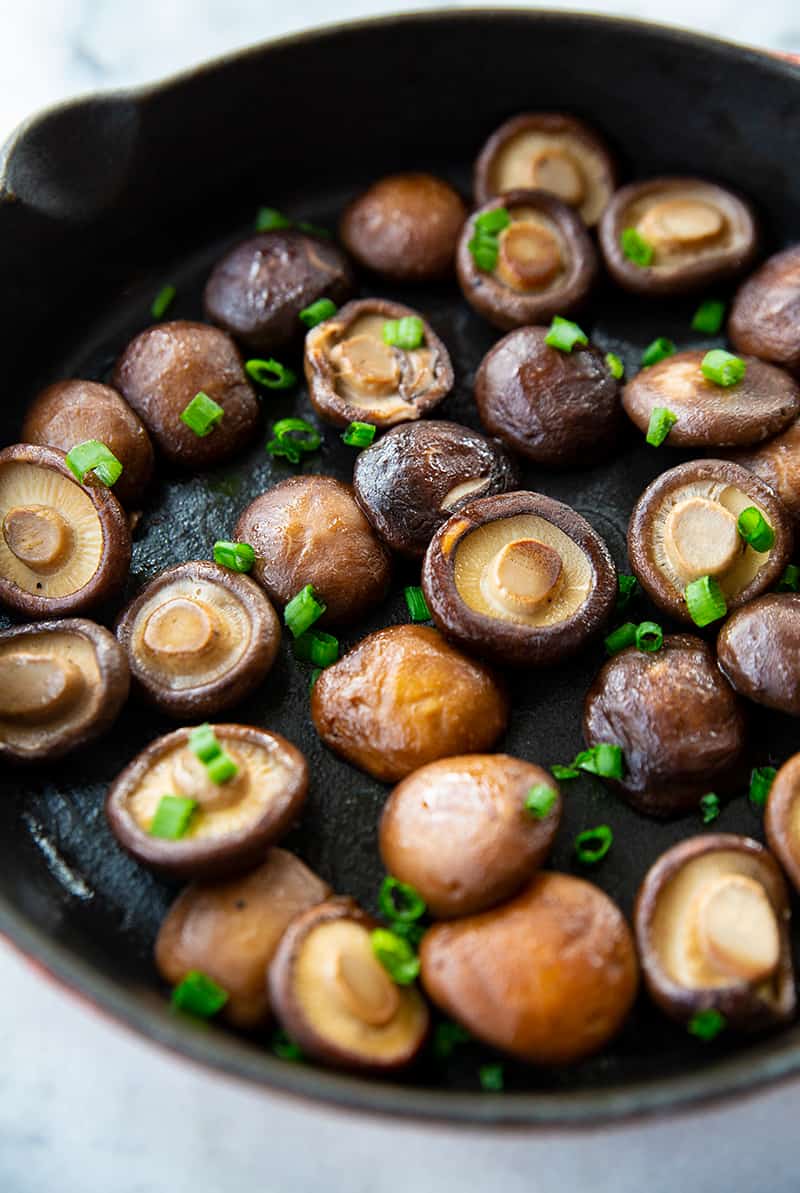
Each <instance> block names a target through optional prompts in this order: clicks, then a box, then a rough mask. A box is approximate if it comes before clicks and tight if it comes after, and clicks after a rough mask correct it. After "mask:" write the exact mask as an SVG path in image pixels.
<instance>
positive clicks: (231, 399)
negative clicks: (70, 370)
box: [114, 321, 259, 468]
mask: <svg viewBox="0 0 800 1193" xmlns="http://www.w3.org/2000/svg"><path fill="white" fill-rule="evenodd" d="M114 384H115V386H116V387H117V389H118V390H119V391H120V393H121V394H122V396H123V397H124V398H125V400H126V401H127V402H128V403H129V404H130V405H131V406H132V407H133V409H134V410H135V411H136V413H137V414H138V415H139V417H140V418H141V420H142V422H143V423H144V424H145V426H146V427H147V429H148V431H149V432H150V434H151V435H152V436H153V439H154V440H155V442H156V445H157V446H158V449H159V451H161V452H162V454H163V455H164V456H166V458H167V459H168V460H170V461H171V462H172V463H173V464H180V465H181V466H183V467H186V468H204V467H207V466H208V465H210V464H217V463H219V462H220V461H222V460H227V459H228V457H230V456H233V455H235V454H236V452H238V451H240V450H241V448H243V447H244V446H245V444H247V443H248V442H249V441H250V439H252V437H253V434H254V432H255V430H256V427H257V425H258V420H259V404H258V398H257V397H256V395H255V392H254V390H253V387H252V385H251V384H250V382H249V381H248V379H247V375H246V373H245V371H244V366H243V364H242V358H241V356H240V355H239V350H238V348H237V347H236V345H235V344H234V342H233V340H232V339H231V338H230V336H227V335H226V334H225V332H223V331H220V330H219V328H217V327H209V325H208V324H207V323H186V322H183V321H180V322H175V323H159V324H157V325H156V326H155V327H148V328H146V329H145V330H144V331H142V332H140V333H139V335H138V336H136V337H135V339H133V340H131V342H130V344H128V346H127V348H126V349H125V351H124V352H123V354H122V356H121V357H120V358H119V360H118V361H117V365H116V369H115V370H114ZM199 393H203V394H206V396H207V397H209V398H211V400H212V401H213V402H216V404H217V405H218V406H221V407H222V410H223V414H222V417H221V418H220V419H219V421H218V422H216V423H215V424H214V425H213V426H212V427H211V428H210V430H208V431H207V432H206V433H205V434H198V433H197V432H196V431H193V430H192V429H191V428H190V427H188V426H187V425H186V424H185V423H184V422H183V420H182V419H181V414H182V413H183V411H184V410H185V409H186V407H187V406H188V405H189V403H190V402H192V401H193V399H194V398H196V397H197V395H198V394H199Z"/></svg>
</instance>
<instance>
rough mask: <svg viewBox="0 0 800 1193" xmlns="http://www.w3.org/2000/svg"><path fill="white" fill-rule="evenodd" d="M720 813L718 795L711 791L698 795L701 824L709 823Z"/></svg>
mask: <svg viewBox="0 0 800 1193" xmlns="http://www.w3.org/2000/svg"><path fill="white" fill-rule="evenodd" d="M719 813H720V806H719V796H718V795H716V794H715V793H714V792H713V791H709V793H708V794H707V795H703V796H701V797H700V815H701V817H702V819H703V824H711V822H712V820H716V819H717V817H718V816H719Z"/></svg>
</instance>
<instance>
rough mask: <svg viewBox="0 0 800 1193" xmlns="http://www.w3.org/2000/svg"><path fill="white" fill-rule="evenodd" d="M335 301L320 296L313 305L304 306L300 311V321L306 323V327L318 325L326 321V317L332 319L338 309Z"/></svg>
mask: <svg viewBox="0 0 800 1193" xmlns="http://www.w3.org/2000/svg"><path fill="white" fill-rule="evenodd" d="M338 309H339V308H338V307H337V305H336V303H335V302H332V301H331V299H330V298H318V299H317V301H316V302H312V303H311V306H308V307H304V308H303V310H302V311H301V312H300V322H301V323H304V324H305V325H306V327H309V328H311V327H316V326H317V324H318V323H324V322H325V320H326V319H330V318H331V316H332V315H335V314H336V312H337V311H338Z"/></svg>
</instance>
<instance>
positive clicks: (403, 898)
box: [378, 874, 426, 924]
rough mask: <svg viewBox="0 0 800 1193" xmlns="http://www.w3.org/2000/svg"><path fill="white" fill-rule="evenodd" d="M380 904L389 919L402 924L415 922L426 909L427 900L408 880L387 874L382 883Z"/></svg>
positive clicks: (382, 912) (379, 897)
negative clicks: (401, 879)
mask: <svg viewBox="0 0 800 1193" xmlns="http://www.w3.org/2000/svg"><path fill="white" fill-rule="evenodd" d="M378 906H379V907H380V909H381V915H382V916H384V917H385V918H386V919H387V920H393V921H396V922H399V923H402V924H412V923H414V921H415V920H418V919H420V918H421V917H422V916H423V915H424V914H425V911H426V905H425V900H424V899H423V898H422V895H420V893H419V891H417V890H415V889H414V887H413V886H411V885H410V884H409V883H407V882H400V880H399V878H392V876H391V874H387V875H386V877H385V878H384V880H383V882H382V883H381V889H380V891H379V892H378Z"/></svg>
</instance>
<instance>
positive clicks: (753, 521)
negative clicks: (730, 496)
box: [736, 505, 775, 551]
mask: <svg viewBox="0 0 800 1193" xmlns="http://www.w3.org/2000/svg"><path fill="white" fill-rule="evenodd" d="M736 529H737V530H738V531H739V534H740V536H741V537H742V538H743V539H744V541H745V542H746V543H749V544H750V546H751V547H752V548H753V550H754V551H769V550H770V549H771V548H772V547H774V546H775V531H774V530H773V529H772V527H771V526H770V524H769V522H768V521H767V520H766V518H764V517H763V515H762V513H761V511H760V510H758V509H756V507H755V506H754V505H749V506H748V507H747V509H746V510H742V512H741V513H740V514H739V517H738V518H737V520H736Z"/></svg>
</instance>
